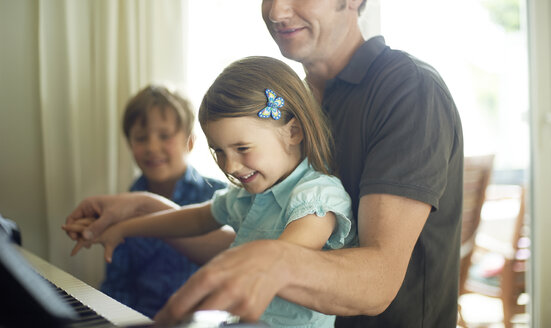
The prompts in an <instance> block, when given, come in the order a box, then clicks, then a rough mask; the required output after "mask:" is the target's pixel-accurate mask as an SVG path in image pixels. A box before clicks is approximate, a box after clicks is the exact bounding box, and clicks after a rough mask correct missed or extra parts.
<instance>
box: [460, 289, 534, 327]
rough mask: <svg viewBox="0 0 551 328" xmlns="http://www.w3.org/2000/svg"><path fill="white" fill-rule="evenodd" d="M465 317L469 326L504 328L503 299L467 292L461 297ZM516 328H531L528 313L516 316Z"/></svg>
mask: <svg viewBox="0 0 551 328" xmlns="http://www.w3.org/2000/svg"><path fill="white" fill-rule="evenodd" d="M459 304H460V305H461V312H462V314H463V319H464V320H465V323H466V324H467V327H468V328H504V325H503V322H502V321H503V310H502V307H501V301H500V300H499V299H497V298H492V297H486V296H483V295H478V294H465V295H463V296H461V297H460V298H459ZM514 322H515V324H514V327H515V328H529V327H530V325H529V316H528V314H526V313H525V314H520V315H516V316H515V317H514Z"/></svg>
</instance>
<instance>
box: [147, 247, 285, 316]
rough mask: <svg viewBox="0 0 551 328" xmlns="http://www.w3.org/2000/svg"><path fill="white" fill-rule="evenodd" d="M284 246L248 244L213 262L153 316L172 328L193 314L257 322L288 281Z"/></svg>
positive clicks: (230, 250)
mask: <svg viewBox="0 0 551 328" xmlns="http://www.w3.org/2000/svg"><path fill="white" fill-rule="evenodd" d="M286 244H287V243H286V242H282V241H276V240H260V241H254V242H250V243H247V244H244V245H241V246H238V247H235V248H232V249H229V250H227V251H225V252H222V253H221V254H220V255H218V256H217V257H215V258H214V259H212V261H210V262H209V263H207V264H206V265H205V266H203V267H202V268H201V269H200V270H199V271H197V273H195V274H194V275H193V276H192V277H191V278H190V279H189V280H188V281H187V282H186V284H184V286H182V287H181V288H180V289H179V290H178V291H176V292H175V293H174V294H173V295H172V296H171V297H170V299H169V300H168V302H167V303H166V304H165V306H164V307H163V308H162V309H161V310H160V311H159V313H157V315H156V316H155V321H156V322H157V323H158V324H160V325H161V326H163V325H172V324H175V323H177V322H179V321H181V320H182V318H184V317H185V316H186V314H189V313H191V312H193V311H198V310H213V309H216V310H225V311H228V312H231V313H233V314H235V315H238V316H240V318H241V320H244V321H258V319H259V318H260V316H261V315H262V313H264V311H265V310H266V308H267V307H268V305H269V304H270V302H271V301H272V299H273V298H274V296H275V295H276V294H277V293H278V291H279V290H280V289H281V288H283V286H284V285H286V284H287V283H288V282H289V281H290V280H291V274H290V273H288V272H286V271H285V270H284V269H283V266H281V262H282V261H284V257H285V250H286V247H285V246H286Z"/></svg>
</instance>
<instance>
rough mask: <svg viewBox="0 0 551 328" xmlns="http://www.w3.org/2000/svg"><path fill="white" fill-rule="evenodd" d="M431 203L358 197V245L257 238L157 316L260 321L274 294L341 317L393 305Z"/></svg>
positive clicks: (209, 269) (220, 260) (212, 265)
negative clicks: (216, 314) (209, 314)
mask: <svg viewBox="0 0 551 328" xmlns="http://www.w3.org/2000/svg"><path fill="white" fill-rule="evenodd" d="M430 209H431V206H430V205H428V204H425V203H422V202H418V201H414V200H411V199H408V198H404V197H398V196H392V195H386V194H374V195H367V196H364V197H362V198H361V200H360V207H359V213H358V217H359V218H358V222H359V223H358V233H359V237H360V247H358V248H349V249H340V250H334V251H318V250H312V249H308V248H305V247H301V246H297V245H294V244H292V243H287V242H282V241H278V240H261V241H255V242H251V243H247V244H244V245H241V246H239V247H236V248H234V249H230V250H229V251H226V252H223V253H221V254H220V255H219V256H217V257H215V258H214V259H213V260H212V261H211V262H209V263H208V264H207V265H205V266H204V267H203V268H202V269H201V270H199V271H198V272H197V274H195V275H194V276H193V277H192V278H191V279H190V280H189V281H188V283H186V284H185V285H184V286H183V287H182V288H180V289H179V290H178V291H177V292H176V293H175V294H173V296H172V297H171V298H170V300H169V302H168V303H167V305H166V306H165V307H164V308H163V309H162V310H161V311H160V312H159V313H158V315H157V316H156V317H155V319H156V320H159V321H160V322H161V323H163V322H166V323H170V322H175V321H176V320H177V318H178V317H181V316H182V315H183V314H185V313H189V312H190V311H194V310H201V309H220V310H227V311H230V312H232V313H234V314H237V315H239V316H241V317H242V318H243V319H244V320H252V321H255V320H258V318H260V316H261V315H262V313H263V312H264V310H265V309H266V306H267V304H269V301H270V300H271V299H272V298H273V297H274V296H275V295H278V296H280V297H283V298H285V299H287V300H289V301H291V302H294V303H298V304H301V305H304V306H306V307H309V308H312V309H314V310H317V311H320V312H323V313H327V314H338V315H359V314H367V315H376V314H379V313H381V312H382V311H384V309H386V308H387V307H388V305H389V304H390V302H392V300H393V299H394V297H395V296H396V293H397V292H398V290H399V288H400V286H401V284H402V281H403V279H404V276H405V273H406V269H407V266H408V263H409V260H410V257H411V253H412V251H413V247H414V246H415V243H416V241H417V239H418V237H419V235H420V233H421V230H422V229H423V226H424V224H425V222H426V220H427V217H428V215H429V213H430Z"/></svg>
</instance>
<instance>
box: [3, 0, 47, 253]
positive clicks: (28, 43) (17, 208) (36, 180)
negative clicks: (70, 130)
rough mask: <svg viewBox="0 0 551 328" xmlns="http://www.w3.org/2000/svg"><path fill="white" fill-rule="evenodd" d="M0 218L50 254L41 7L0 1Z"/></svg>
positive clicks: (25, 1)
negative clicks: (41, 107)
mask: <svg viewBox="0 0 551 328" xmlns="http://www.w3.org/2000/svg"><path fill="white" fill-rule="evenodd" d="M0 44H1V45H2V50H1V51H0V99H1V102H0V213H1V214H2V215H3V216H4V217H7V218H10V219H12V220H14V221H16V222H17V223H18V225H19V226H20V229H21V231H22V235H23V243H24V245H25V247H26V248H28V249H29V250H31V251H33V252H34V253H35V254H37V255H39V256H42V257H45V256H46V255H47V253H48V249H47V245H48V243H47V241H48V240H47V238H48V237H47V234H46V233H44V232H45V231H46V230H47V229H46V221H45V220H44V213H45V212H46V205H45V195H44V172H43V156H42V144H41V133H40V112H39V104H40V101H39V89H38V2H37V1H34V0H18V1H10V0H0Z"/></svg>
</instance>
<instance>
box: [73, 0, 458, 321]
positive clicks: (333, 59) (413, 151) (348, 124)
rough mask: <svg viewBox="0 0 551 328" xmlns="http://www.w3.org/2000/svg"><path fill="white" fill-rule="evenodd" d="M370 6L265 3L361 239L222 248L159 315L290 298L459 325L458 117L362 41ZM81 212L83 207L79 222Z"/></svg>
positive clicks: (320, 306) (426, 74)
mask: <svg viewBox="0 0 551 328" xmlns="http://www.w3.org/2000/svg"><path fill="white" fill-rule="evenodd" d="M362 3H363V1H361V0H282V1H278V0H264V1H263V2H262V14H263V18H264V20H265V22H266V25H267V27H268V29H269V31H270V33H271V35H272V37H273V38H274V40H275V41H276V43H277V44H278V46H279V48H280V50H281V52H282V54H283V55H284V56H286V57H288V58H290V59H293V60H296V61H299V62H300V63H302V64H303V66H304V68H305V71H306V80H307V82H308V83H309V84H310V85H311V87H312V89H313V91H314V94H315V95H316V96H317V98H318V100H320V102H321V104H322V106H323V108H324V110H325V111H326V112H327V114H328V115H329V117H330V119H331V122H332V124H333V128H334V131H335V137H336V145H337V154H336V155H337V161H338V163H339V168H340V170H339V173H340V177H341V179H342V180H343V184H344V185H345V188H346V189H347V191H348V192H349V193H350V196H351V197H352V199H353V206H354V210H355V213H354V214H355V217H356V218H357V222H358V235H359V240H360V247H358V248H352V249H342V250H337V251H326V252H322V251H312V250H308V249H304V248H301V247H297V246H294V245H291V244H286V243H283V242H280V241H274V240H264V241H257V242H253V243H248V244H245V245H242V246H239V247H236V248H233V249H230V250H227V251H224V252H222V253H221V254H219V255H218V256H217V257H215V258H214V259H213V260H212V261H210V262H209V263H208V264H207V265H205V266H204V267H203V268H202V269H201V270H200V271H198V273H197V274H196V275H194V276H193V277H192V278H191V279H190V280H189V282H188V283H187V284H186V285H184V286H183V287H182V288H180V290H179V291H177V292H176V293H175V294H174V295H173V296H172V297H171V299H170V300H169V302H168V303H167V305H166V306H165V307H164V309H163V310H161V312H160V313H159V314H158V315H157V317H156V320H158V321H160V322H161V323H173V322H176V321H177V319H178V318H181V317H182V316H183V315H184V314H185V313H188V312H190V311H193V310H198V309H221V310H228V311H230V312H233V313H235V314H237V315H240V316H241V317H242V318H244V319H247V320H256V319H258V318H259V317H260V315H261V314H262V312H263V311H264V309H265V307H266V306H267V305H268V303H269V302H270V300H271V299H272V298H273V297H274V296H275V295H278V296H280V297H282V298H285V299H287V300H289V301H291V302H295V303H298V304H301V305H304V306H306V307H310V308H312V309H314V310H317V311H320V312H324V313H328V314H337V315H339V316H341V318H339V320H338V322H337V326H342V327H455V325H456V314H457V288H458V287H457V286H458V268H459V240H460V233H461V231H460V230H461V228H460V214H461V202H462V164H463V141H462V131H461V123H460V119H459V115H458V113H457V110H456V108H455V105H454V103H453V100H452V99H451V96H450V94H449V92H448V90H447V88H446V87H445V85H444V83H443V82H442V81H441V79H440V77H439V76H438V74H437V73H436V72H434V70H433V69H432V68H431V67H429V66H428V65H426V64H424V63H421V62H419V61H417V60H416V59H415V58H412V57H410V56H408V55H407V54H405V53H402V52H399V51H395V50H391V49H390V48H388V47H387V46H386V45H385V44H384V40H383V39H382V37H376V38H372V39H370V40H368V41H366V42H364V40H363V38H362V36H361V34H360V30H359V28H358V24H357V16H358V11H359V8H360V7H361V6H362ZM121 197H122V196H121ZM124 197H128V195H125V196H124ZM111 201H115V200H111ZM88 202H92V201H91V200H90V201H88ZM104 204H106V203H104ZM121 204H122V202H121ZM88 206H90V205H88ZM148 206H149V205H148ZM150 206H152V207H160V206H161V205H159V204H157V205H150ZM80 207H85V205H81V206H80ZM131 207H132V206H130V205H129V206H123V207H121V208H122V209H120V211H123V209H124V210H128V208H131ZM111 208H112V207H111ZM148 210H151V208H150V209H148ZM94 214H97V213H94ZM82 215H83V214H82V210H80V209H79V208H77V210H76V213H74V214H72V216H70V217H69V219H72V218H78V217H79V216H80V217H82ZM127 216H129V215H128V213H121V217H127ZM69 219H68V220H69ZM100 224H102V225H105V224H107V223H105V222H102V223H100ZM94 231H95V232H97V231H99V230H94Z"/></svg>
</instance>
